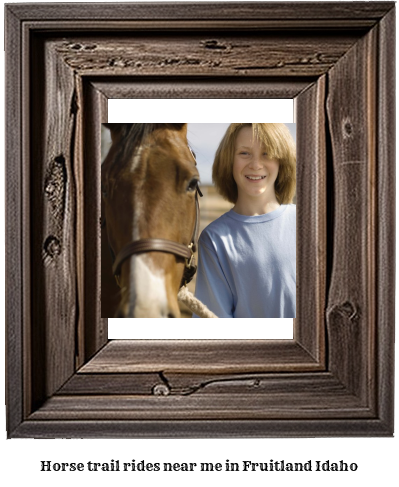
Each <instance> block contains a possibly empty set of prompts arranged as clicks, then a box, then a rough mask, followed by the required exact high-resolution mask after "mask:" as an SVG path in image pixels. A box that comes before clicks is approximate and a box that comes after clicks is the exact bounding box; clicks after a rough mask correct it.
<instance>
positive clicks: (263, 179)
mask: <svg viewBox="0 0 399 487" xmlns="http://www.w3.org/2000/svg"><path fill="white" fill-rule="evenodd" d="M278 168H279V164H278V162H277V161H276V160H274V159H269V157H268V156H267V154H266V152H265V150H264V147H263V146H262V145H261V143H260V141H259V140H258V139H256V138H255V139H254V138H253V134H252V127H250V126H248V127H243V128H242V129H241V130H240V131H239V132H238V135H237V139H236V145H235V151H234V163H233V177H234V181H235V182H236V184H237V188H238V197H239V198H243V197H244V198H245V197H257V196H262V195H264V196H266V197H267V196H273V197H275V191H274V183H275V181H276V179H277V176H278Z"/></svg>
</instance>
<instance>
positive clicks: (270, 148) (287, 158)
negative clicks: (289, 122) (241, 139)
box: [212, 123, 296, 205]
mask: <svg viewBox="0 0 399 487" xmlns="http://www.w3.org/2000/svg"><path fill="white" fill-rule="evenodd" d="M247 126H249V127H251V126H252V130H253V136H254V138H257V139H258V140H259V141H260V142H261V143H262V144H263V145H264V147H265V150H266V152H267V154H268V156H269V158H270V159H275V160H276V161H278V163H279V171H278V176H277V179H276V182H275V183H274V189H275V193H276V198H277V201H278V202H279V203H280V204H281V205H283V204H288V203H292V199H293V197H294V194H295V188H296V150H295V142H294V139H293V138H292V136H291V134H290V132H289V130H288V128H287V126H286V125H285V124H283V123H232V124H230V125H229V127H228V129H227V131H226V133H225V135H224V137H223V139H222V140H221V142H220V144H219V147H218V149H217V151H216V155H215V161H214V163H213V167H212V180H213V182H214V183H215V186H216V188H217V190H218V191H219V193H220V194H221V195H222V196H223V198H225V199H226V200H227V201H230V203H234V204H235V203H236V202H237V198H238V190H237V184H236V182H235V181H234V178H233V162H234V153H235V144H236V139H237V135H238V132H239V131H240V130H241V129H242V128H243V127H247Z"/></svg>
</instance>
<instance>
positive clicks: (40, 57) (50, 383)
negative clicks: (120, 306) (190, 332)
mask: <svg viewBox="0 0 399 487" xmlns="http://www.w3.org/2000/svg"><path fill="white" fill-rule="evenodd" d="M5 13H6V73H7V74H6V78H7V79H6V90H7V99H6V120H7V134H6V139H7V140H6V186H7V195H6V225H7V230H6V288H7V298H6V321H7V368H6V372H7V423H8V426H7V428H8V435H9V437H11V438H17V437H35V438H56V437H68V438H70V437H79V438H83V437H84V438H86V437H104V438H105V437H113V438H117V437H221V436H241V437H242V436H262V437H265V436H331V435H335V436H391V435H392V434H393V368H394V359H393V351H394V265H393V260H394V221H395V218H394V217H395V215H394V212H395V209H394V199H395V187H394V174H395V167H394V166H395V154H394V146H395V127H394V125H395V115H394V106H395V104H394V92H395V84H394V76H395V68H394V64H393V59H394V46H395V42H394V35H395V8H394V3H393V2H367V3H366V2H365V3H362V2H354V3H352V2H347V3H346V2H337V3H324V2H323V3H322V4H317V3H308V4H307V3H276V2H271V3H247V2H244V3H231V4H229V3H210V4H204V3H199V4H195V3H193V4H186V5H185V6H184V8H182V5H181V4H180V5H179V4H170V3H165V4H149V3H147V4H68V5H65V4H57V5H56V6H55V5H51V4H32V5H29V4H9V5H7V6H6V10H5ZM116 97H117V98H124V97H125V98H165V97H168V98H231V99H234V98H294V99H295V103H296V113H297V151H298V196H297V197H298V200H297V204H298V219H297V230H298V232H297V241H298V246H297V249H298V250H297V256H298V267H297V279H298V292H297V319H296V320H295V323H294V339H293V340H287V341H273V340H267V341H261V340H258V341H256V340H255V341H206V340H205V341H185V340H183V341H169V340H167V341H157V340H149V341H134V340H129V341H108V339H107V321H106V320H102V319H101V318H100V299H101V297H100V284H99V282H100V279H99V268H100V266H99V259H100V237H99V236H100V221H99V220H100V196H99V193H100V188H99V174H100V140H99V137H100V124H101V122H106V121H107V120H106V117H107V114H106V112H107V108H106V106H107V99H108V98H116Z"/></svg>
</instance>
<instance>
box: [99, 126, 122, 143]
mask: <svg viewBox="0 0 399 487" xmlns="http://www.w3.org/2000/svg"><path fill="white" fill-rule="evenodd" d="M103 125H104V127H106V128H107V129H109V130H110V131H111V139H112V142H115V141H116V140H117V139H119V137H120V135H121V133H122V130H123V128H124V125H126V124H125V123H103Z"/></svg>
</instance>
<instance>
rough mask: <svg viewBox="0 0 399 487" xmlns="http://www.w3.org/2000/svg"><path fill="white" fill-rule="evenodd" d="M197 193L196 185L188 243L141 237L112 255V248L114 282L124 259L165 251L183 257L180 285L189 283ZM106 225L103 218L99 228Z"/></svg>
mask: <svg viewBox="0 0 399 487" xmlns="http://www.w3.org/2000/svg"><path fill="white" fill-rule="evenodd" d="M198 195H200V196H201V197H202V193H201V190H200V189H199V187H198V185H197V188H196V193H195V225H194V231H193V235H192V237H191V241H190V244H189V245H184V244H181V243H178V242H173V241H172V240H166V239H163V238H143V239H140V240H136V241H134V242H130V243H128V244H127V245H126V246H125V247H123V248H122V250H120V251H119V253H118V254H117V255H116V257H115V255H114V253H113V251H112V249H111V248H110V250H111V255H112V259H113V265H112V272H113V274H114V276H115V279H116V282H117V284H118V286H119V287H121V286H120V271H121V267H122V264H123V263H124V262H125V260H127V259H129V258H130V257H131V256H132V255H134V254H138V253H143V252H166V253H169V254H173V255H176V256H177V257H182V258H184V259H185V269H184V273H183V278H182V282H181V285H180V287H182V286H184V285H186V284H187V283H189V282H190V281H191V280H192V278H193V277H194V275H195V273H196V271H197V266H196V265H195V261H194V253H195V252H196V250H197V244H198V233H199V221H200V209H199V201H198ZM105 226H106V221H105V219H104V220H102V222H101V228H103V227H105Z"/></svg>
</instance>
